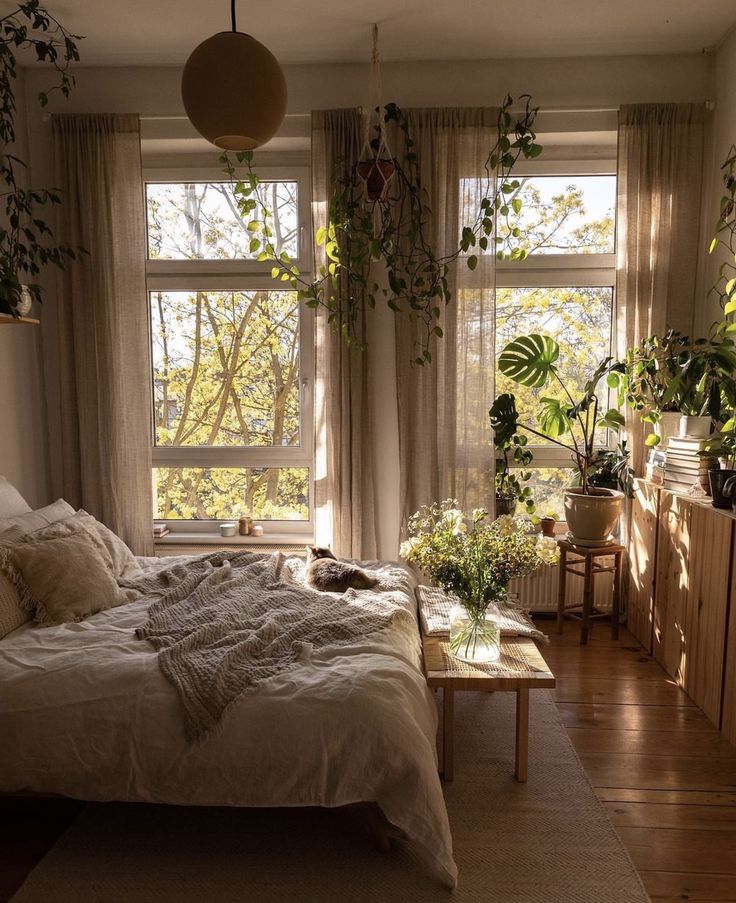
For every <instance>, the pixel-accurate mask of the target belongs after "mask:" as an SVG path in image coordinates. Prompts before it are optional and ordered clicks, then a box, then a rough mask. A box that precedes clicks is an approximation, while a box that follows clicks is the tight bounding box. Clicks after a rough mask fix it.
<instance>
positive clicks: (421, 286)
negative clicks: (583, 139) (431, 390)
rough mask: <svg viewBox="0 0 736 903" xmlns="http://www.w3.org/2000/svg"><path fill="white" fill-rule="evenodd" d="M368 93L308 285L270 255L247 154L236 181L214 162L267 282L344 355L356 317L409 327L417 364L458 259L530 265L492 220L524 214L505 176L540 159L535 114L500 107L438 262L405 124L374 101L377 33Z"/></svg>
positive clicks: (526, 105)
mask: <svg viewBox="0 0 736 903" xmlns="http://www.w3.org/2000/svg"><path fill="white" fill-rule="evenodd" d="M372 90H373V95H372V96H373V97H375V98H378V102H377V103H375V104H371V106H370V107H369V109H370V111H371V113H370V116H369V117H368V119H367V123H366V139H365V142H364V145H363V149H362V151H361V153H360V155H359V158H358V160H356V161H350V160H340V161H338V168H337V171H336V173H335V179H334V191H333V194H332V198H331V199H330V204H329V211H328V224H327V226H326V228H324V229H320V230H318V232H317V234H316V235H315V241H316V244H317V245H319V246H321V247H322V248H323V249H324V253H325V258H326V262H325V263H324V264H323V265H322V266H320V267H319V268H318V276H317V278H316V279H314V280H308V279H305V278H304V277H303V276H302V275H301V273H300V271H299V269H298V267H297V266H296V265H295V263H294V261H292V260H291V259H290V258H289V256H288V255H287V254H286V253H284V252H281V253H278V252H277V251H276V248H275V246H274V243H273V241H272V235H273V225H272V220H273V217H272V213H271V211H270V209H269V208H268V205H267V204H266V203H265V201H264V199H263V196H262V194H261V192H260V190H259V184H260V183H259V179H258V176H257V174H256V172H255V170H254V169H253V154H252V152H250V151H242V152H239V153H236V154H235V159H236V162H237V163H238V164H241V165H242V166H243V167H244V169H245V171H244V172H242V173H239V172H237V171H236V165H235V164H234V163H233V162H232V161H231V159H230V157H229V156H228V155H227V154H224V155H223V156H221V157H220V162H221V163H222V165H223V167H224V171H225V173H227V175H228V176H229V177H230V179H231V181H232V184H233V192H234V195H235V199H236V202H237V204H238V207H239V210H240V213H241V215H242V216H243V218H244V219H245V220H246V221H247V222H248V228H249V231H250V232H251V235H252V239H251V253H256V252H257V253H258V259H259V260H261V261H264V262H270V263H271V264H272V265H273V268H272V271H271V275H272V277H273V278H274V279H277V280H280V281H281V282H284V283H287V284H289V285H291V287H292V288H293V289H294V290H295V291H296V292H298V297H299V300H300V301H303V302H304V303H305V304H306V305H307V306H308V307H311V308H318V307H320V308H323V309H325V310H326V312H327V320H328V323H329V324H330V326H331V327H333V329H335V330H337V331H339V332H340V333H341V335H342V336H343V338H344V340H345V341H346V343H347V344H348V345H350V346H354V347H355V346H360V345H361V343H360V340H359V338H358V335H359V324H360V323H361V322H362V318H363V313H364V312H365V311H366V310H371V309H373V308H375V307H376V305H377V304H378V303H379V302H384V303H385V304H386V305H387V306H388V307H389V308H390V309H391V310H392V311H394V312H395V313H397V314H399V315H404V316H408V317H410V318H412V319H413V320H415V321H417V322H418V323H419V324H420V325H421V327H422V328H421V330H420V337H419V339H418V344H417V354H416V357H415V358H414V359H413V361H414V363H416V364H419V365H423V364H427V363H430V362H431V360H432V350H431V349H432V346H433V342H434V341H435V340H436V339H438V338H442V336H443V331H442V327H441V325H440V321H441V319H442V310H443V308H444V307H445V306H446V305H447V304H449V303H450V302H451V300H452V292H451V289H450V282H449V274H450V267H451V266H453V265H454V264H455V263H456V262H458V261H459V259H460V258H461V257H462V258H463V259H464V261H465V263H466V265H467V266H468V268H469V269H471V270H475V269H476V267H477V266H478V263H479V261H480V256H481V255H485V254H494V255H495V256H496V257H497V258H499V259H513V260H523V259H524V258H525V257H526V256H527V251H526V250H524V249H522V248H515V249H513V250H512V251H511V252H506V251H505V250H504V249H503V246H502V240H501V239H500V238H499V237H498V236H497V234H496V221H497V219H498V218H499V217H501V218H502V219H504V218H508V217H510V216H518V215H519V213H520V212H521V199H520V198H518V197H517V193H518V189H519V187H520V183H519V181H517V180H515V179H513V178H512V172H513V170H514V167H515V166H516V164H517V162H518V161H519V160H528V159H533V158H535V157H538V156H539V155H540V154H541V152H542V148H541V146H540V145H539V144H537V143H536V134H535V132H534V122H535V119H536V114H537V109H536V107H533V106H532V105H531V98H530V97H528V96H526V95H524V96H523V97H522V108H521V110H520V111H517V112H514V101H513V99H512V98H511V97H510V96H507V97H506V99H505V100H504V102H503V104H502V105H501V108H500V110H499V114H498V119H497V129H496V139H495V141H494V143H493V146H492V147H490V148H489V149H488V152H487V154H486V156H485V159H484V160H479V161H478V171H479V174H480V178H481V180H482V188H483V191H482V194H483V197H482V198H481V200H480V202H479V204H478V207H477V209H476V210H474V211H470V212H469V213H468V214H467V217H466V221H465V223H463V225H462V227H461V230H460V232H461V234H460V239H459V241H458V244H457V247H456V248H455V249H454V250H452V251H451V252H450V253H448V254H441V253H438V252H437V250H436V248H435V246H434V245H433V243H432V241H431V240H430V237H429V229H430V224H431V221H432V212H431V210H430V208H429V198H428V195H427V192H426V190H425V189H424V188H423V187H422V185H421V180H420V172H419V160H418V156H417V153H416V149H415V146H414V140H413V138H412V135H411V128H410V125H409V120H408V117H407V116H406V115H405V114H404V113H403V112H402V110H401V109H400V108H399V107H398V106H397V105H396V104H395V103H387V104H385V105H383V104H382V101H381V100H380V68H379V65H378V49H377V29H375V27H374V48H373V79H372ZM389 129H392V130H395V131H396V133H397V134H398V135H400V136H401V143H402V147H403V150H402V153H401V156H400V157H399V156H398V155H397V154H394V153H393V152H392V151H391V150H390V148H389V147H388V144H387V131H388V130H389ZM504 221H506V219H504ZM374 262H380V264H381V265H382V266H383V269H384V270H385V273H386V284H387V287H385V286H384V285H379V283H378V282H377V281H376V280H375V278H374V274H373V273H372V272H371V266H372V264H373V263H374Z"/></svg>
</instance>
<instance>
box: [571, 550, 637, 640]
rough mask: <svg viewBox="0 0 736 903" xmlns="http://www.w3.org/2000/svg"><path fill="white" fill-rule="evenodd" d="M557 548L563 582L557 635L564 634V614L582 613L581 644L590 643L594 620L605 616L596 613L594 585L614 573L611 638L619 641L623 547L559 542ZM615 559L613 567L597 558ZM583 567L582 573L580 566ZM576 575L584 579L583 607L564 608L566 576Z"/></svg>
mask: <svg viewBox="0 0 736 903" xmlns="http://www.w3.org/2000/svg"><path fill="white" fill-rule="evenodd" d="M557 545H558V546H559V549H560V583H559V592H558V595H557V633H562V627H563V624H564V620H565V613H566V612H572V611H577V610H578V609H580V610H581V614H580V620H581V622H582V628H581V630H580V645H581V646H584V645H585V644H586V643H587V642H588V633H589V632H590V622H591V620H592V619H593V618H600V617H605V615H604V614H603V613H598V614H594V612H593V609H594V605H593V597H594V593H593V590H594V584H595V577H596V574H611V573H612V574H613V607H612V609H611V635H612V636H613V639H614V640H617V639H618V626H619V625H618V621H619V616H620V611H621V578H622V571H623V555H624V547H623V546H620V545H617V544H615V543H611V544H610V545H607V546H578V545H575V543H573V542H570V541H569V540H567V539H558V540H557ZM568 555H575V556H577V557H576V558H573V559H572V561H569V560H568ZM611 555H612V556H613V561H614V563H613V566H610V565H602V564H599V563H598V562H597V560H596V559H598V558H603V557H604V556H611ZM581 564H582V565H583V568H582V570H580V569H579V568H578V567H576V566H579V565H581ZM568 574H577V575H578V577H582V578H583V604H582V605H574V606H570V607H569V608H567V609H566V608H565V589H566V586H567V575H568Z"/></svg>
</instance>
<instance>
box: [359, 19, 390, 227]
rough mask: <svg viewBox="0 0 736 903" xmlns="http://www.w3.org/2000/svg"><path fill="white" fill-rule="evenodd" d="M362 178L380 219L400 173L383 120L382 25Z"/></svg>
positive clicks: (367, 200) (375, 54)
mask: <svg viewBox="0 0 736 903" xmlns="http://www.w3.org/2000/svg"><path fill="white" fill-rule="evenodd" d="M356 172H357V176H358V179H359V180H360V181H361V182H362V184H363V194H364V199H365V204H366V206H369V207H372V208H373V213H374V218H375V217H376V216H377V215H378V216H380V205H383V204H386V203H387V201H388V190H389V186H390V184H391V182H392V180H393V178H394V175H395V173H396V163H395V162H394V158H393V154H392V153H391V149H390V147H389V146H388V140H387V138H386V127H385V123H384V121H383V87H382V84H381V63H380V59H379V56H378V26H377V25H374V26H373V54H372V57H371V76H370V86H369V103H368V114H367V116H366V119H365V135H364V140H363V147H362V149H361V151H360V158H359V160H358V165H357V167H356Z"/></svg>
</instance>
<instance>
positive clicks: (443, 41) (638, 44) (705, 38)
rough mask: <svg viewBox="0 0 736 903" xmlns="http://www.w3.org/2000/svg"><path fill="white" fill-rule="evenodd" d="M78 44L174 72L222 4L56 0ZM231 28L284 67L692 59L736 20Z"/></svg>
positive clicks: (475, 0)
mask: <svg viewBox="0 0 736 903" xmlns="http://www.w3.org/2000/svg"><path fill="white" fill-rule="evenodd" d="M50 5H51V8H52V11H53V13H54V14H55V15H56V16H57V17H58V18H59V19H60V20H61V21H62V22H63V23H64V25H65V26H66V27H68V28H69V29H70V30H72V31H75V32H76V33H78V34H82V35H85V36H86V39H85V41H84V42H83V44H82V47H81V56H82V65H108V66H110V65H113V66H115V65H118V66H121V65H181V64H183V63H184V61H185V60H186V58H187V56H188V54H189V52H190V51H191V50H192V49H193V47H194V46H195V45H196V44H197V43H199V42H200V41H201V40H203V39H204V38H205V37H207V36H209V35H210V34H212V33H214V32H216V31H221V30H225V29H229V27H230V10H229V7H230V4H229V3H228V0H156V2H154V3H151V0H54V2H51V0H50ZM237 8H238V28H239V30H240V31H246V32H249V33H250V34H252V35H253V36H254V37H256V38H258V40H260V41H262V42H263V43H264V44H266V45H267V46H268V47H269V48H270V49H271V50H272V51H273V52H274V53H275V54H276V56H277V57H278V59H279V60H280V61H281V62H282V63H328V62H329V63H334V62H365V61H366V60H367V59H368V58H369V50H370V25H371V24H372V23H373V22H377V23H378V24H379V28H380V46H381V57H382V59H383V60H384V61H409V60H434V59H444V60H461V59H468V60H470V59H490V58H496V59H503V58H508V57H565V56H598V55H621V54H625V55H628V54H659V53H698V52H700V51H702V50H704V49H713V48H714V47H715V46H717V45H718V44H719V43H720V42H721V41H722V40H723V38H724V37H725V36H726V34H727V33H728V32H729V31H730V29H731V27H732V26H733V25H734V23H736V4H734V2H733V0H608V2H606V0H521V2H516V3H511V2H508V0H372V2H370V3H367V2H358V0H342V2H340V0H270V2H267V3H264V2H258V3H257V2H255V0H238V3H237Z"/></svg>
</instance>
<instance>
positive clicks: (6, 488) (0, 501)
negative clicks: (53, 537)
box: [0, 475, 31, 518]
mask: <svg viewBox="0 0 736 903" xmlns="http://www.w3.org/2000/svg"><path fill="white" fill-rule="evenodd" d="M30 510H31V506H30V505H29V504H28V502H27V501H26V500H25V499H24V498H23V496H22V495H21V494H20V492H18V490H17V489H16V488H15V486H13V484H12V483H10V482H9V481H8V480H6V479H5V477H4V476H1V475H0V518H4V517H12V516H13V515H14V514H26V513H27V512H28V511H30Z"/></svg>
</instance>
